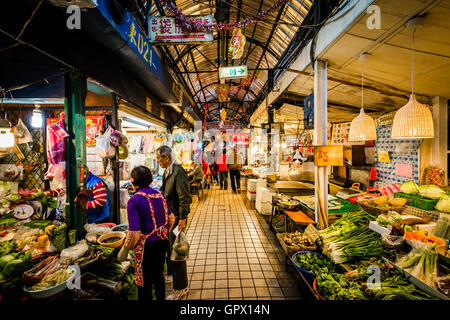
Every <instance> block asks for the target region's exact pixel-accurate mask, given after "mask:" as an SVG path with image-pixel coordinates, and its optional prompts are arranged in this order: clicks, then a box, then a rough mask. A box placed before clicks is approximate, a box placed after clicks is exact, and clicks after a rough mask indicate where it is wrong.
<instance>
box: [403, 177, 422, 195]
mask: <svg viewBox="0 0 450 320" xmlns="http://www.w3.org/2000/svg"><path fill="white" fill-rule="evenodd" d="M400 190H401V191H402V192H403V193H407V194H417V193H419V186H418V185H417V184H416V183H415V182H414V181H412V180H411V181H408V182H405V183H403V184H402V185H401V186H400Z"/></svg>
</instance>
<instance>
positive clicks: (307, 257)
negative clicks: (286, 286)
mask: <svg viewBox="0 0 450 320" xmlns="http://www.w3.org/2000/svg"><path fill="white" fill-rule="evenodd" d="M294 262H295V263H296V264H297V266H299V267H300V268H302V269H303V270H305V271H308V272H310V273H313V274H315V275H319V274H323V273H329V272H335V271H336V266H335V264H334V263H333V262H331V260H329V259H328V258H325V257H321V256H319V255H317V254H315V253H312V252H306V253H302V254H297V255H296V256H295V257H294Z"/></svg>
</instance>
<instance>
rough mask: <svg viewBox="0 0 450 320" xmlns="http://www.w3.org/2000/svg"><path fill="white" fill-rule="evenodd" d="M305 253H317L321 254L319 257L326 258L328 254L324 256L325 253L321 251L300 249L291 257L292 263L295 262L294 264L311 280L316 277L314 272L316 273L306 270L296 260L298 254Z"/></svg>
mask: <svg viewBox="0 0 450 320" xmlns="http://www.w3.org/2000/svg"><path fill="white" fill-rule="evenodd" d="M305 253H312V254H315V255H317V256H319V257H322V258H325V259H328V258H327V257H326V256H324V255H323V254H320V253H317V252H312V251H299V252H296V253H294V254H293V255H292V257H291V260H292V263H293V264H294V266H295V267H296V268H297V269H298V270H299V271H300V272H301V273H302V274H303V275H304V276H305V277H306V278H307V279H310V280H314V279H315V278H316V275H315V274H314V273H312V272H309V271H306V270H305V269H302V268H300V266H299V265H298V264H297V263H296V262H295V257H296V256H297V255H300V254H305Z"/></svg>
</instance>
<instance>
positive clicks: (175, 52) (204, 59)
mask: <svg viewBox="0 0 450 320" xmlns="http://www.w3.org/2000/svg"><path fill="white" fill-rule="evenodd" d="M175 2H176V5H177V7H178V8H179V9H180V10H181V11H182V12H183V13H184V14H186V15H206V14H214V13H215V11H216V10H215V7H214V4H215V1H212V0H209V1H207V0H177V1H175ZM225 2H227V3H228V4H229V5H230V17H229V21H238V20H243V19H245V18H247V17H248V18H252V17H255V16H256V15H257V14H258V13H259V12H260V11H261V10H267V9H268V8H269V7H270V6H272V5H273V4H275V3H276V2H277V0H270V1H269V0H241V1H239V0H226V1H225ZM312 2H313V1H309V0H291V1H289V2H288V3H287V4H286V5H285V6H284V7H282V8H283V11H282V13H281V15H280V19H279V22H276V20H277V15H278V14H279V12H273V13H270V14H268V15H267V17H266V19H265V20H264V21H261V22H259V23H257V24H254V25H249V26H246V27H243V28H242V32H243V33H244V34H245V36H246V38H247V44H246V46H245V50H244V54H243V56H242V58H241V59H238V60H232V59H231V54H229V53H228V55H227V59H228V61H225V62H224V63H222V65H221V66H227V65H228V66H230V65H243V64H245V65H247V66H248V69H249V79H251V78H253V77H254V75H255V74H256V79H254V80H253V81H252V82H251V85H250V86H249V89H248V90H247V89H241V88H239V85H240V84H241V83H242V82H244V81H245V80H246V79H243V80H232V81H228V82H229V83H230V86H231V87H232V90H231V93H230V97H231V98H232V101H234V102H229V103H228V105H227V106H224V107H226V108H231V109H235V104H239V103H241V104H242V102H243V101H252V100H254V99H255V98H256V96H257V95H258V94H259V92H260V90H261V89H262V88H263V86H264V84H265V83H266V81H267V78H268V71H267V69H268V68H273V67H275V65H276V64H277V62H278V60H279V59H280V58H281V57H282V55H283V53H284V51H285V50H286V48H287V47H288V45H289V43H290V41H291V40H292V38H293V37H294V35H295V33H296V32H297V30H298V26H299V25H300V24H301V23H302V21H303V19H304V17H305V16H306V14H307V13H308V11H309V9H310V8H311V6H312ZM151 14H152V15H155V16H158V15H160V14H159V11H158V9H157V6H156V5H154V6H153V8H152V13H151ZM165 14H168V12H165ZM225 32H226V31H222V32H221V35H220V36H221V42H222V41H223V37H224V34H225ZM213 33H214V37H215V40H214V42H212V43H205V44H200V45H195V46H187V45H177V46H170V47H169V51H170V54H171V55H172V57H173V59H174V61H176V64H177V67H178V69H179V70H180V71H181V72H182V73H183V76H184V78H185V80H186V83H187V85H188V86H189V89H190V90H191V92H192V94H193V96H194V99H195V100H196V102H198V103H199V104H201V103H205V102H210V103H213V102H214V101H217V96H216V93H215V88H214V84H217V83H219V79H218V72H213V71H217V69H218V66H217V58H218V41H217V32H216V31H214V32H213ZM231 33H232V32H231V31H229V32H228V37H229V38H231ZM220 45H221V47H222V46H223V44H222V43H221V44H220ZM193 47H194V48H193ZM221 51H222V52H223V48H221ZM227 52H228V50H227ZM222 58H223V57H222ZM194 61H195V63H194ZM257 69H264V70H257ZM196 70H198V71H199V73H198V75H197V74H196ZM203 71H205V72H203ZM234 87H236V88H234ZM221 107H222V106H221ZM219 110H220V108H217V114H218V112H219Z"/></svg>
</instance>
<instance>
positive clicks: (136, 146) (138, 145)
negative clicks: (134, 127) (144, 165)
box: [128, 135, 142, 153]
mask: <svg viewBox="0 0 450 320" xmlns="http://www.w3.org/2000/svg"><path fill="white" fill-rule="evenodd" d="M141 150H142V136H141V135H133V136H132V137H131V138H130V146H129V148H128V152H129V153H140V152H141Z"/></svg>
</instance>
